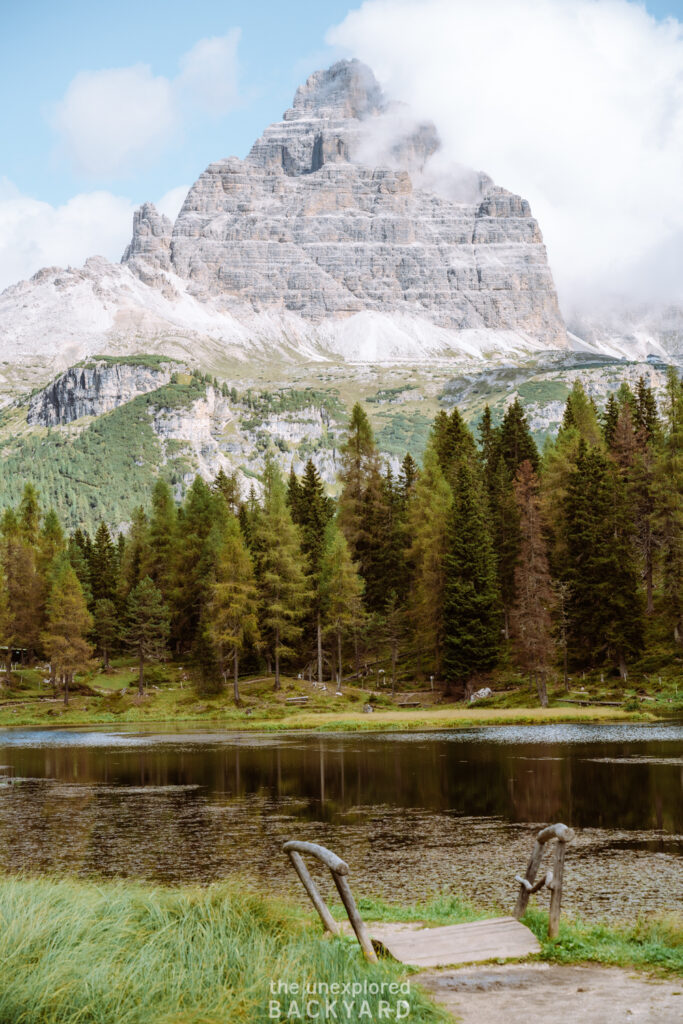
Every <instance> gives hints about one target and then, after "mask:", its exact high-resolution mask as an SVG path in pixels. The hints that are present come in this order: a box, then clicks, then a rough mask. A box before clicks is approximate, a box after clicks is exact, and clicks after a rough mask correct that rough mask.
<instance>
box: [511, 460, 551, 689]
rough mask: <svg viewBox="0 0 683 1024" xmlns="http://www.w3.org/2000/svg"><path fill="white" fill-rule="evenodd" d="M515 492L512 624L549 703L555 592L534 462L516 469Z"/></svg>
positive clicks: (517, 643) (517, 644)
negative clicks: (516, 535)
mask: <svg viewBox="0 0 683 1024" xmlns="http://www.w3.org/2000/svg"><path fill="white" fill-rule="evenodd" d="M514 492H515V501H516V502H517V507H518V509H519V529H520V550H519V560H518V562H517V565H516V566H515V591H516V599H515V603H514V605H513V608H512V612H511V627H512V632H513V635H514V638H515V647H516V649H517V654H518V658H519V660H520V662H521V664H522V666H523V667H524V668H525V669H526V671H527V672H528V673H529V675H530V676H531V677H532V680H533V679H534V678H535V680H536V687H537V691H538V697H539V701H540V703H541V705H542V706H543V707H546V706H547V704H548V697H547V690H546V675H547V672H548V668H549V666H550V663H551V660H552V652H553V643H552V621H551V610H552V606H553V603H554V595H553V590H552V581H551V578H550V570H549V567H548V556H547V551H546V545H545V541H544V539H543V522H542V518H541V499H540V494H539V484H538V477H537V476H536V474H535V472H534V469H533V466H532V465H531V462H529V461H526V462H523V463H522V465H521V466H520V467H519V469H518V470H517V473H516V475H515V487H514Z"/></svg>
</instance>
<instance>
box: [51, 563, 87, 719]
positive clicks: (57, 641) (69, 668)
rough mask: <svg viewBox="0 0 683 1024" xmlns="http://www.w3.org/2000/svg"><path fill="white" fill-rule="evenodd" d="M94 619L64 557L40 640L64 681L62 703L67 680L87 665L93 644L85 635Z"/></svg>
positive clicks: (55, 671)
mask: <svg viewBox="0 0 683 1024" xmlns="http://www.w3.org/2000/svg"><path fill="white" fill-rule="evenodd" d="M92 625H93V620H92V616H91V614H90V612H89V611H88V606H87V604H86V601H85V597H84V595H83V590H82V588H81V585H80V583H79V582H78V577H77V576H76V573H75V572H74V570H73V569H72V568H71V565H70V563H69V562H68V560H67V559H64V561H63V563H62V565H61V566H60V568H59V571H58V573H57V575H56V577H55V581H54V583H53V585H52V589H51V591H50V594H49V597H48V601H47V622H46V624H45V629H44V631H43V632H42V634H41V638H40V639H41V644H42V646H43V648H44V650H45V653H46V654H47V656H48V658H49V659H50V661H51V663H52V673H53V676H55V677H60V676H61V678H62V680H63V683H64V703H65V704H68V703H69V683H70V682H72V681H73V677H74V673H75V672H77V671H78V670H79V669H84V668H86V667H87V665H88V662H89V661H90V658H91V656H92V647H91V646H90V644H89V643H88V641H87V639H86V637H87V635H88V633H90V631H91V630H92Z"/></svg>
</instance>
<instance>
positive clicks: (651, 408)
mask: <svg viewBox="0 0 683 1024" xmlns="http://www.w3.org/2000/svg"><path fill="white" fill-rule="evenodd" d="M635 422H636V427H637V428H638V430H639V431H642V432H643V434H644V436H645V440H646V441H647V442H649V443H651V442H653V441H654V440H655V439H656V437H657V435H658V433H659V415H658V413H657V399H656V398H655V396H654V392H653V390H652V388H651V387H650V386H649V384H648V383H647V382H646V380H645V378H644V377H639V378H638V384H637V385H636V414H635Z"/></svg>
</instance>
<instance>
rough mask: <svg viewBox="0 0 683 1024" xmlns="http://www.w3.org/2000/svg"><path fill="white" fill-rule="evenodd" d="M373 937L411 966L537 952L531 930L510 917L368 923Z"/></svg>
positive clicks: (498, 957) (443, 964) (457, 962)
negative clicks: (437, 924) (433, 923)
mask: <svg viewBox="0 0 683 1024" xmlns="http://www.w3.org/2000/svg"><path fill="white" fill-rule="evenodd" d="M368 929H369V931H370V935H371V936H372V938H373V939H375V940H377V941H379V942H381V943H382V945H383V946H384V947H385V949H387V950H388V951H389V952H390V953H391V955H392V956H393V957H395V959H396V960H400V961H401V962H402V963H405V964H410V965H411V966H414V967H448V966H450V965H451V964H467V963H476V962H477V961H481V960H497V959H510V958H519V957H525V956H529V954H531V953H540V951H541V947H540V945H539V943H538V940H537V939H536V936H535V935H534V934H533V932H531V931H529V929H528V928H526V927H525V926H524V925H523V924H520V923H519V921H516V920H515V919H514V918H513V917H496V918H489V919H488V920H485V921H472V922H470V923H468V924H454V925H446V926H445V927H441V928H424V927H421V926H420V925H405V924H381V923H380V924H370V925H369V926H368Z"/></svg>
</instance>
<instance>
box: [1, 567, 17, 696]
mask: <svg viewBox="0 0 683 1024" xmlns="http://www.w3.org/2000/svg"><path fill="white" fill-rule="evenodd" d="M13 641H14V638H13V632H12V609H11V608H10V603H9V588H8V586H7V579H6V577H5V570H4V567H3V565H2V562H1V561H0V651H1V652H2V653H1V654H0V657H2V660H3V661H4V664H5V675H4V679H3V682H4V683H6V684H7V685H8V686H9V682H10V670H11V668H12V644H13Z"/></svg>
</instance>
